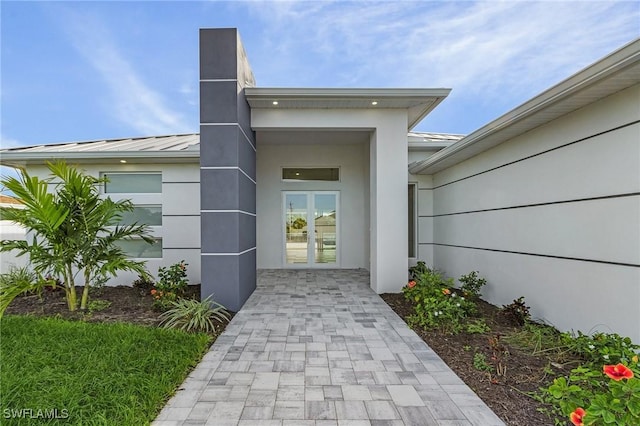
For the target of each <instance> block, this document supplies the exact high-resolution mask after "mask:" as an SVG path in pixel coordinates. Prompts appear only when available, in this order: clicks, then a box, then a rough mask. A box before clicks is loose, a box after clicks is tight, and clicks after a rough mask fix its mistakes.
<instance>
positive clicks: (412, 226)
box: [408, 183, 416, 257]
mask: <svg viewBox="0 0 640 426" xmlns="http://www.w3.org/2000/svg"><path fill="white" fill-rule="evenodd" d="M408 195H409V197H408V198H409V206H408V210H409V240H408V242H409V257H416V215H415V211H416V199H415V197H416V186H415V184H411V183H410V184H409V193H408Z"/></svg>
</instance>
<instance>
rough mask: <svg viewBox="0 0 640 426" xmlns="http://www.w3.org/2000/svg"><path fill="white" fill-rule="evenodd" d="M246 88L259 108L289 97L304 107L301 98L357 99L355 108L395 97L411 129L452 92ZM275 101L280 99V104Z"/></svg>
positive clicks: (327, 102)
mask: <svg viewBox="0 0 640 426" xmlns="http://www.w3.org/2000/svg"><path fill="white" fill-rule="evenodd" d="M244 90H245V96H246V98H247V101H248V102H249V105H250V106H251V108H256V109H286V102H287V101H296V102H297V105H296V107H297V108H304V106H301V105H303V104H301V102H302V103H304V102H305V101H308V102H310V103H313V106H312V107H311V106H310V107H309V108H332V107H333V105H332V102H334V101H336V100H346V101H349V100H351V101H354V102H356V104H357V105H358V106H356V107H354V108H360V109H385V108H386V107H385V101H394V106H393V107H392V108H396V109H397V108H404V109H406V110H407V114H408V121H407V127H408V130H411V129H412V128H413V127H415V126H416V125H417V124H418V123H419V122H420V121H421V120H422V119H423V118H424V117H426V116H427V114H429V113H430V112H431V111H433V109H434V108H435V107H437V106H438V105H439V104H440V102H442V101H443V100H444V99H445V98H446V97H447V96H449V93H451V89H447V88H431V89H429V88H427V89H424V88H383V89H381V88H290V87H285V88H274V87H247V88H245V89H244ZM363 100H366V101H371V102H373V101H375V102H376V104H372V103H367V104H364V103H362V101H363ZM265 101H268V102H265ZM272 101H277V104H274V103H273V102H272Z"/></svg>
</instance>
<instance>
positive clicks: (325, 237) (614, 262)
mask: <svg viewBox="0 0 640 426" xmlns="http://www.w3.org/2000/svg"><path fill="white" fill-rule="evenodd" d="M523 78H526V76H523ZM448 93H449V89H443V88H427V89H350V88H345V89H333V88H313V89H312V88H266V87H257V86H256V84H255V81H254V77H253V73H252V72H251V69H250V67H249V63H248V60H247V58H246V56H245V53H244V49H243V48H242V44H241V42H240V39H239V36H238V33H237V31H236V30H235V29H204V30H201V32H200V123H201V125H200V132H199V134H189V135H170V136H157V137H144V138H133V139H119V140H103V141H90V142H81V143H65V144H58V145H39V146H33V147H21V148H13V149H6V150H2V151H0V155H1V160H0V163H1V164H2V165H5V166H11V167H19V168H26V169H27V170H28V171H29V172H30V173H33V174H43V175H44V174H46V167H45V162H46V161H48V160H51V159H55V158H64V159H66V160H67V161H68V162H70V163H72V164H77V165H79V166H80V167H82V168H83V169H85V170H86V171H87V172H89V173H92V174H94V175H96V176H97V175H105V174H106V175H107V176H108V177H109V178H110V183H109V184H107V185H106V186H105V187H104V188H103V191H104V193H105V195H109V196H111V197H123V198H130V199H131V200H132V201H133V202H134V204H136V206H138V208H137V209H136V212H135V217H134V218H131V219H130V220H144V221H146V222H147V223H149V224H150V225H152V227H153V232H154V235H155V236H156V238H157V239H158V244H156V245H154V246H152V247H150V248H149V247H145V246H143V245H139V244H136V243H135V242H132V243H130V244H129V246H128V247H127V250H128V251H129V252H130V253H132V256H135V257H138V258H143V259H146V260H147V261H148V267H149V270H150V271H152V272H153V271H155V270H157V267H158V266H162V265H169V264H171V263H174V262H177V261H179V260H182V259H184V260H186V262H187V263H189V264H190V266H189V273H190V279H191V281H192V282H202V292H203V296H206V295H208V294H211V293H214V294H215V298H216V299H217V300H219V301H220V302H221V303H223V304H225V305H226V306H228V307H229V308H230V309H232V310H237V309H239V308H240V307H241V306H242V304H243V303H244V302H245V300H246V299H247V298H248V297H249V295H250V294H251V293H252V291H253V290H254V289H255V285H256V270H257V269H263V268H310V269H313V268H337V269H340V268H364V269H367V270H368V271H369V273H370V278H371V287H372V289H373V290H374V291H376V292H378V293H384V292H398V291H399V290H400V288H401V287H402V286H403V285H404V284H405V283H406V279H407V267H408V266H409V265H411V264H413V263H415V262H417V261H419V260H422V261H425V262H426V263H427V265H429V266H431V267H433V268H436V269H438V270H440V271H442V272H443V273H444V274H445V275H447V276H451V277H456V278H457V277H460V275H462V274H465V273H468V272H470V271H472V270H478V271H480V274H481V275H482V276H484V277H486V278H487V280H488V282H489V285H488V286H487V287H486V289H485V290H484V292H483V294H484V297H485V298H486V299H487V300H489V301H491V302H493V303H495V304H507V303H510V302H511V301H512V300H513V299H515V298H517V297H519V296H525V300H526V303H527V304H528V305H530V306H531V308H532V312H533V315H534V316H535V317H538V318H541V319H544V320H546V321H548V322H550V323H552V324H554V325H555V326H557V327H558V328H560V329H563V330H569V329H574V330H577V329H579V330H582V331H585V332H591V331H596V330H602V331H608V332H612V331H613V332H617V333H620V334H623V335H628V336H630V337H631V338H632V339H633V340H634V341H636V342H640V40H636V41H634V42H632V43H630V44H628V45H626V46H624V47H622V48H620V49H619V50H617V51H615V52H613V53H611V54H610V55H608V56H607V57H605V58H603V59H601V60H599V61H598V62H596V63H595V64H593V65H591V66H589V67H587V68H585V69H584V70H582V71H580V72H578V73H577V74H575V75H573V76H571V77H569V78H567V79H566V80H564V81H562V82H560V83H558V84H557V85H555V86H553V87H551V88H550V89H548V90H547V91H545V92H543V93H541V94H540V95H538V96H536V97H534V98H533V99H531V100H529V101H527V102H525V103H524V104H522V105H521V106H519V107H517V108H515V109H514V110H512V111H510V112H508V113H506V114H505V115H503V116H502V117H499V118H497V119H496V120H494V121H492V122H491V123H489V124H487V125H486V126H484V127H482V128H480V129H478V130H476V131H475V132H473V133H471V134H470V135H467V136H464V137H463V136H461V135H445V134H428V133H414V132H412V129H413V128H414V126H415V125H416V124H417V123H418V122H420V120H422V119H423V118H424V117H425V116H426V115H427V114H429V113H430V112H431V111H432V110H433V109H434V108H436V107H437V106H438V104H439V103H440V102H442V101H443V100H444V99H445V98H446V96H447V95H448ZM460 119H464V117H461V118H460ZM131 278H132V277H127V276H124V275H123V276H122V277H119V279H120V280H121V281H124V282H120V283H129V282H131Z"/></svg>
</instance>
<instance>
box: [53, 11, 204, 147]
mask: <svg viewBox="0 0 640 426" xmlns="http://www.w3.org/2000/svg"><path fill="white" fill-rule="evenodd" d="M63 16H64V25H65V27H66V28H65V30H66V31H67V32H68V34H69V37H70V39H71V40H72V43H73V46H74V47H75V48H76V50H77V51H78V52H79V53H80V54H81V55H82V57H83V58H84V59H85V60H86V61H87V62H89V64H90V65H91V66H92V67H93V68H94V69H95V70H96V71H97V72H98V74H99V75H100V77H102V79H103V80H104V82H105V83H106V88H107V89H108V92H107V93H108V99H107V100H106V102H105V108H107V110H108V112H109V113H110V114H111V115H113V117H115V118H116V119H117V120H119V121H120V122H121V123H123V124H125V125H127V126H129V127H130V128H132V129H133V130H135V131H136V132H139V133H142V134H155V135H158V134H170V133H182V132H187V131H190V130H191V129H190V127H189V125H188V123H187V121H186V120H185V118H184V116H183V114H182V113H180V112H177V111H174V110H172V109H171V108H169V107H168V106H167V101H166V100H165V98H164V97H163V96H162V94H161V93H160V92H159V91H156V90H154V89H152V88H151V87H149V86H148V85H147V84H146V83H145V82H144V81H143V78H142V77H141V76H140V75H139V74H138V73H137V71H136V70H135V68H134V66H133V65H132V62H131V61H130V60H128V59H127V58H126V57H124V55H123V54H122V53H121V51H120V50H119V49H118V46H117V45H116V43H115V42H114V39H113V37H112V35H111V33H110V31H109V30H108V29H107V28H106V27H105V26H104V25H103V24H102V23H101V22H100V21H99V20H98V19H96V18H94V17H93V16H90V15H84V14H80V13H79V12H77V11H73V10H70V9H68V10H67V11H66V12H65V13H64V14H63ZM96 95H98V94H96Z"/></svg>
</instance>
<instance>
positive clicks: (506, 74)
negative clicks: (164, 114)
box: [245, 1, 640, 101]
mask: <svg viewBox="0 0 640 426" xmlns="http://www.w3.org/2000/svg"><path fill="white" fill-rule="evenodd" d="M245 5H246V7H248V8H249V10H250V12H252V14H253V15H255V17H258V18H259V19H261V20H262V23H263V25H264V30H263V32H262V37H261V39H262V40H263V41H262V42H261V43H262V44H263V45H264V46H263V47H262V48H261V50H262V51H265V52H269V55H268V56H267V55H266V54H264V55H263V56H259V60H260V61H261V63H260V64H259V65H260V67H261V68H262V67H263V66H264V68H266V69H267V70H269V71H268V72H267V73H266V75H267V76H268V78H271V79H272V80H273V81H276V82H280V81H281V80H278V78H281V77H279V76H282V75H287V76H289V78H290V81H291V84H290V85H301V86H308V85H310V84H309V82H310V81H311V82H312V81H314V80H316V79H319V78H323V79H325V80H328V79H329V78H331V80H330V82H329V84H328V85H333V86H360V87H364V86H379V87H394V86H397V87H453V88H454V91H455V92H464V93H465V95H466V96H472V95H473V96H476V97H477V96H478V95H480V97H481V98H482V99H485V100H488V101H490V100H492V99H496V98H501V97H504V96H505V91H508V92H509V95H510V96H514V95H515V96H520V97H521V96H526V97H528V96H531V95H533V94H535V93H537V92H539V91H540V90H543V89H545V88H547V87H548V86H549V85H551V84H553V83H555V82H558V81H559V80H561V79H563V78H565V77H568V76H569V75H570V74H572V73H574V72H576V71H578V70H579V69H581V68H583V67H584V66H586V65H588V64H589V63H592V62H594V61H595V60H597V59H599V58H600V57H601V56H603V55H605V54H607V53H609V52H610V51H612V50H613V49H615V48H617V47H620V46H622V45H623V44H624V43H626V42H629V41H631V40H632V39H633V38H635V37H638V35H640V28H639V27H638V24H637V23H638V20H639V19H640V10H639V9H638V7H637V3H634V2H543V1H534V2H529V1H526V2H516V1H511V2H455V3H454V2H403V1H397V2H313V3H308V2H261V3H256V2H250V3H246V4H245ZM273 46H275V47H277V48H276V49H275V50H274V49H272V47H273ZM328 70H331V72H329V73H328V72H327V71H328ZM341 70H345V71H341ZM346 70H348V71H346ZM262 74H263V73H261V74H260V75H258V80H262V79H263V77H262ZM305 79H306V80H307V81H306V83H305ZM325 84H326V83H325ZM316 85H317V84H316ZM532 91H533V93H532Z"/></svg>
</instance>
